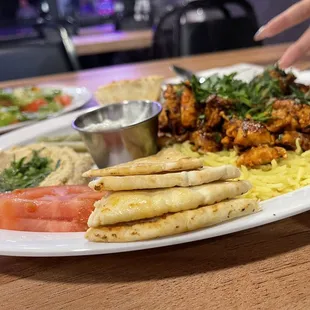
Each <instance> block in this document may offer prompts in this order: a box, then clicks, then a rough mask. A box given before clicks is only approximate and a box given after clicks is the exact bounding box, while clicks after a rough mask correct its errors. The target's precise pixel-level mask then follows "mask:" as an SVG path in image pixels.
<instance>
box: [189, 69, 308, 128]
mask: <svg viewBox="0 0 310 310" xmlns="http://www.w3.org/2000/svg"><path fill="white" fill-rule="evenodd" d="M236 74H237V73H232V74H229V75H225V76H223V77H220V76H218V75H212V76H210V77H208V78H206V79H203V80H201V79H198V78H197V77H196V76H193V78H192V80H191V86H192V89H193V92H194V94H195V98H196V100H197V102H198V103H205V102H206V100H207V99H208V97H209V96H211V95H216V96H218V97H221V98H223V99H229V100H230V102H231V103H232V104H231V105H230V106H227V108H226V112H227V116H228V117H237V118H241V119H244V118H251V119H253V120H256V121H260V122H266V121H268V120H269V119H270V118H271V112H272V104H273V102H274V101H275V100H276V99H293V100H294V101H295V102H296V103H303V104H308V105H310V91H308V92H303V91H301V90H300V89H299V88H298V85H297V84H294V83H288V82H287V79H289V80H290V79H292V80H294V79H295V77H294V75H292V74H291V73H289V74H287V73H285V72H284V71H283V70H281V69H280V68H279V67H277V66H276V65H275V66H271V67H267V68H266V70H265V71H264V72H263V73H262V74H261V75H259V76H257V77H255V78H254V79H253V80H252V81H251V82H249V83H245V82H243V81H241V80H237V79H235V77H236ZM288 85H289V86H288ZM284 86H285V87H284Z"/></svg>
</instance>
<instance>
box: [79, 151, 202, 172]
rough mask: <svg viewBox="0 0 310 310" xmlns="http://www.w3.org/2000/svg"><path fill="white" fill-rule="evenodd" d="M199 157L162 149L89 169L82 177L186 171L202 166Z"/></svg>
mask: <svg viewBox="0 0 310 310" xmlns="http://www.w3.org/2000/svg"><path fill="white" fill-rule="evenodd" d="M202 166H203V162H202V160H201V159H200V158H192V157H187V156H185V155H183V154H182V153H181V152H178V151H176V150H174V149H164V150H162V151H160V152H159V153H157V154H156V155H153V156H149V157H144V158H139V159H136V160H134V161H131V162H128V163H124V164H120V165H117V166H114V167H108V168H104V169H97V170H89V171H87V172H86V173H84V174H83V176H84V177H103V176H124V175H145V174H156V173H162V172H172V171H186V170H195V169H199V168H202Z"/></svg>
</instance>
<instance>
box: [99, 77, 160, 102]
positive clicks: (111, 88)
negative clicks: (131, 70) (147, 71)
mask: <svg viewBox="0 0 310 310" xmlns="http://www.w3.org/2000/svg"><path fill="white" fill-rule="evenodd" d="M162 82H163V77H161V76H149V77H145V78H140V79H135V80H122V81H117V82H112V83H110V84H107V85H104V86H101V87H99V89H98V90H97V91H96V93H95V98H96V100H97V101H98V103H99V104H101V105H105V104H111V103H117V102H122V101H124V100H152V101H158V99H159V97H160V92H161V84H162Z"/></svg>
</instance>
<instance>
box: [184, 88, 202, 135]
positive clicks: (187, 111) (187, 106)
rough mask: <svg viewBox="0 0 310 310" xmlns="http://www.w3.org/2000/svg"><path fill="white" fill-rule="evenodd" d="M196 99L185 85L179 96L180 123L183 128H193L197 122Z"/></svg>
mask: <svg viewBox="0 0 310 310" xmlns="http://www.w3.org/2000/svg"><path fill="white" fill-rule="evenodd" d="M197 114H198V112H197V109H196V99H195V96H194V93H193V92H192V90H191V88H190V86H188V85H186V86H185V87H184V90H183V92H182V96H181V123H182V126H183V127H185V128H191V129H193V128H195V126H196V121H197Z"/></svg>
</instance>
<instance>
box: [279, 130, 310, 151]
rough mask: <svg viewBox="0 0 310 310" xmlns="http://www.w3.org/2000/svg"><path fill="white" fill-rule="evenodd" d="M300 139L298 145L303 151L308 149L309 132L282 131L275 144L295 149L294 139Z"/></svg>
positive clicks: (309, 147)
mask: <svg viewBox="0 0 310 310" xmlns="http://www.w3.org/2000/svg"><path fill="white" fill-rule="evenodd" d="M297 139H300V146H301V148H302V149H303V151H308V150H310V134H305V133H300V132H297V131H284V133H283V134H281V135H279V137H278V139H277V140H276V144H277V145H282V146H285V147H286V148H289V149H292V150H296V140H297Z"/></svg>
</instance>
